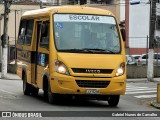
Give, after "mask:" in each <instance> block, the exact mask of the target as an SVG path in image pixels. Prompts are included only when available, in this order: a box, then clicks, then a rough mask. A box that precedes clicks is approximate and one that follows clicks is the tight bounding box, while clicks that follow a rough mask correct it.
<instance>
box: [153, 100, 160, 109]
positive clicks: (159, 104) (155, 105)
mask: <svg viewBox="0 0 160 120" xmlns="http://www.w3.org/2000/svg"><path fill="white" fill-rule="evenodd" d="M151 106H153V107H155V108H158V109H160V103H157V101H156V100H152V101H151Z"/></svg>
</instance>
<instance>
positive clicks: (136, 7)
mask: <svg viewBox="0 0 160 120" xmlns="http://www.w3.org/2000/svg"><path fill="white" fill-rule="evenodd" d="M136 2H137V3H138V2H139V4H131V3H136ZM123 4H124V2H123V0H121V16H120V19H121V21H122V20H125V14H124V11H125V9H124V8H125V5H123ZM149 24H150V2H149V0H131V1H130V4H129V30H128V31H129V35H128V47H129V49H128V54H142V53H146V52H147V50H148V46H149V43H148V42H149V38H148V40H147V36H148V37H149V28H150V27H149ZM155 36H159V37H160V0H157V8H156V30H155ZM159 52H160V51H159Z"/></svg>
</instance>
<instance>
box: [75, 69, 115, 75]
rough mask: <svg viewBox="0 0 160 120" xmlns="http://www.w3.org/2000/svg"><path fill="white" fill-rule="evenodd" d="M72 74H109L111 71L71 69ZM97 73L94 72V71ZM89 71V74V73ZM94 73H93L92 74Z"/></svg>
mask: <svg viewBox="0 0 160 120" xmlns="http://www.w3.org/2000/svg"><path fill="white" fill-rule="evenodd" d="M72 70H73V72H74V73H91V74H93V73H94V74H111V73H112V72H113V69H88V68H72ZM97 70H98V71H99V72H96V71H97ZM89 71H90V72H89ZM92 71H94V72H92Z"/></svg>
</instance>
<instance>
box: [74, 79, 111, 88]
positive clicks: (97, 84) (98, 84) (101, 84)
mask: <svg viewBox="0 0 160 120" xmlns="http://www.w3.org/2000/svg"><path fill="white" fill-rule="evenodd" d="M76 83H77V85H78V86H79V87H84V88H106V87H107V86H108V85H109V83H110V81H95V80H94V81H93V80H76Z"/></svg>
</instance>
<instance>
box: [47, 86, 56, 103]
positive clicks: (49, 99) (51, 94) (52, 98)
mask: <svg viewBox="0 0 160 120" xmlns="http://www.w3.org/2000/svg"><path fill="white" fill-rule="evenodd" d="M55 97H56V96H55V95H54V93H52V92H51V88H50V86H49V87H48V102H49V103H50V104H53V103H54V102H55Z"/></svg>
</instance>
